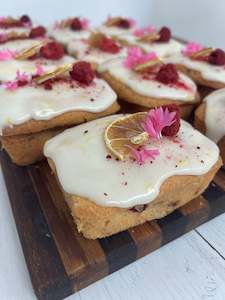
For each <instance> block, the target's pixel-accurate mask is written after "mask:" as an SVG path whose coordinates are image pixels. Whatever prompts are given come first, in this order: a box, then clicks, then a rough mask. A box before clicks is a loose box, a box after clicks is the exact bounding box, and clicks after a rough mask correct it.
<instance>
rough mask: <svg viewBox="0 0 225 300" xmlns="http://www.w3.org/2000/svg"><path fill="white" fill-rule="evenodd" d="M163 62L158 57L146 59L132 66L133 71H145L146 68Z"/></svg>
mask: <svg viewBox="0 0 225 300" xmlns="http://www.w3.org/2000/svg"><path fill="white" fill-rule="evenodd" d="M162 63H163V62H162V61H161V60H160V59H159V58H156V59H153V60H149V61H146V62H144V63H141V64H138V65H136V66H135V67H134V71H135V72H139V73H142V72H145V71H146V70H148V69H151V68H153V67H156V66H158V65H161V64H162Z"/></svg>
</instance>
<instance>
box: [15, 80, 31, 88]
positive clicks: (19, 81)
mask: <svg viewBox="0 0 225 300" xmlns="http://www.w3.org/2000/svg"><path fill="white" fill-rule="evenodd" d="M27 84H28V81H27V80H18V81H17V85H18V86H19V87H22V86H25V85H27Z"/></svg>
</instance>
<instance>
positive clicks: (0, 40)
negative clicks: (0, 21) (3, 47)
mask: <svg viewBox="0 0 225 300" xmlns="http://www.w3.org/2000/svg"><path fill="white" fill-rule="evenodd" d="M7 39H8V36H7V34H6V33H0V43H4V42H6V41H7Z"/></svg>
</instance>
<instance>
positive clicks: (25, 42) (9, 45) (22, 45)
mask: <svg viewBox="0 0 225 300" xmlns="http://www.w3.org/2000/svg"><path fill="white" fill-rule="evenodd" d="M41 40H43V39H41ZM39 43H40V39H21V40H13V41H9V42H6V43H4V44H0V51H2V50H5V49H9V50H12V51H19V52H20V51H22V50H24V49H27V48H30V47H33V46H35V45H37V44H39Z"/></svg>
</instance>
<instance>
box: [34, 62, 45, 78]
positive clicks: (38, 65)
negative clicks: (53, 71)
mask: <svg viewBox="0 0 225 300" xmlns="http://www.w3.org/2000/svg"><path fill="white" fill-rule="evenodd" d="M43 73H44V69H43V67H42V65H40V64H36V72H35V74H34V75H35V76H40V75H42V74H43Z"/></svg>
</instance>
